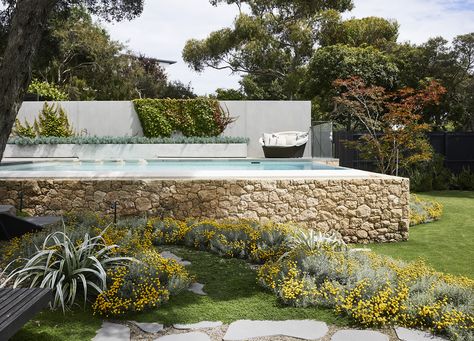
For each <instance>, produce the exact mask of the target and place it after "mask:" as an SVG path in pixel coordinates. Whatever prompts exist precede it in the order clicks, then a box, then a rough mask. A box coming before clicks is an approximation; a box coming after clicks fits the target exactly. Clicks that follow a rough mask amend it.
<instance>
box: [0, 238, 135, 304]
mask: <svg viewBox="0 0 474 341" xmlns="http://www.w3.org/2000/svg"><path fill="white" fill-rule="evenodd" d="M117 247H118V246H117V245H106V243H105V241H104V239H103V237H102V234H101V235H98V236H96V237H91V236H90V235H89V234H88V233H86V234H85V235H84V240H83V241H79V242H77V241H74V240H72V239H71V238H69V237H68V235H67V234H66V233H65V232H62V231H58V232H54V233H51V234H49V235H48V236H47V237H46V238H45V239H44V241H43V243H42V245H41V246H40V247H38V246H36V248H37V250H36V252H35V253H34V254H33V255H32V256H31V257H30V258H29V259H20V260H16V261H14V262H12V263H10V264H9V265H8V266H7V267H6V268H5V270H4V274H6V276H5V275H4V276H3V277H5V280H4V281H3V282H2V283H1V285H0V287H13V288H20V287H23V288H25V287H30V288H34V287H40V288H50V289H52V291H53V301H52V302H51V307H52V308H53V309H56V308H59V307H60V308H61V309H62V310H63V311H65V310H66V309H69V308H71V307H72V306H73V305H75V304H77V300H78V299H79V298H80V297H82V300H83V304H84V306H85V305H86V302H87V300H88V298H89V297H93V296H95V295H98V294H100V293H102V292H103V291H104V290H106V287H107V270H108V269H109V268H111V267H114V266H116V265H118V264H120V265H123V264H124V263H125V264H127V263H129V262H131V261H134V259H133V258H130V257H112V255H113V250H114V249H116V248H117ZM18 262H20V264H21V265H20V266H18V267H16V268H15V269H13V270H11V271H9V268H10V267H11V265H13V264H18ZM0 277H2V276H0Z"/></svg>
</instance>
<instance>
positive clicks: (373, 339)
mask: <svg viewBox="0 0 474 341" xmlns="http://www.w3.org/2000/svg"><path fill="white" fill-rule="evenodd" d="M331 341H389V339H388V336H387V335H385V334H382V333H380V332H376V331H373V330H357V329H344V330H339V331H337V332H335V333H334V335H333V336H332V337H331Z"/></svg>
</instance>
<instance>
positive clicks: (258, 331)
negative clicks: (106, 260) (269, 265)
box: [92, 320, 445, 341]
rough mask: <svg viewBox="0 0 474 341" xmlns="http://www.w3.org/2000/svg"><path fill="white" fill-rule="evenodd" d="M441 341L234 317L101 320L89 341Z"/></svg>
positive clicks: (407, 332) (406, 332)
mask: <svg viewBox="0 0 474 341" xmlns="http://www.w3.org/2000/svg"><path fill="white" fill-rule="evenodd" d="M250 339H251V340H253V341H295V340H320V341H444V340H445V339H443V338H440V337H434V336H433V335H431V334H428V333H425V332H422V331H418V330H413V329H407V328H401V327H396V328H390V329H384V330H380V331H375V330H358V329H345V328H342V327H336V326H328V325H327V324H326V323H325V322H320V321H315V320H286V321H251V320H238V321H235V322H232V323H231V324H230V325H224V324H222V322H220V321H202V322H199V323H193V324H177V325H174V326H173V327H169V328H163V325H161V324H159V323H148V324H141V323H137V322H134V321H129V322H122V323H120V324H119V323H111V322H104V323H103V324H102V328H100V329H99V330H98V331H97V335H96V336H95V337H94V338H93V339H92V341H144V340H150V341H222V340H223V341H237V340H250Z"/></svg>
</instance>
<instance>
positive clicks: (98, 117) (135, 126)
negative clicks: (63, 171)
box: [18, 101, 311, 157]
mask: <svg viewBox="0 0 474 341" xmlns="http://www.w3.org/2000/svg"><path fill="white" fill-rule="evenodd" d="M59 103H60V105H61V106H62V107H63V108H64V109H65V111H66V113H67V115H68V117H69V121H70V123H71V124H72V126H73V128H74V130H75V131H76V132H77V133H78V134H84V135H91V136H94V135H95V136H143V131H142V128H141V125H140V121H139V119H138V116H137V114H136V112H135V109H134V107H133V103H132V102H129V101H90V102H86V101H84V102H59ZM221 105H222V107H223V108H224V110H228V111H229V113H230V115H231V116H232V117H237V120H236V121H235V122H234V123H232V124H231V125H230V126H229V127H228V128H227V129H226V131H225V132H224V134H223V135H225V136H242V137H248V138H249V139H250V143H249V145H248V156H249V157H263V151H262V148H261V146H260V144H259V142H258V139H259V138H260V137H261V136H262V134H263V133H265V132H267V133H271V132H278V131H289V130H298V131H308V130H309V127H310V125H311V103H310V102H309V101H222V102H221ZM42 107H43V102H24V103H23V105H22V107H21V109H20V112H19V115H18V118H19V119H20V121H21V122H23V121H24V120H25V119H27V120H28V121H29V122H33V121H34V118H35V117H37V116H38V114H39V112H40V111H41V109H42ZM310 156H311V141H309V142H308V143H307V145H306V150H305V157H310Z"/></svg>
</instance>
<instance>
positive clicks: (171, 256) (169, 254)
mask: <svg viewBox="0 0 474 341" xmlns="http://www.w3.org/2000/svg"><path fill="white" fill-rule="evenodd" d="M160 255H161V257H163V258H166V259H173V260H175V261H177V262H178V263H179V264H181V265H182V266H188V265H191V262H189V261H187V260H183V258H181V257H179V256H176V255H175V254H174V253H172V252H169V251H163V252H162V253H160Z"/></svg>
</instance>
